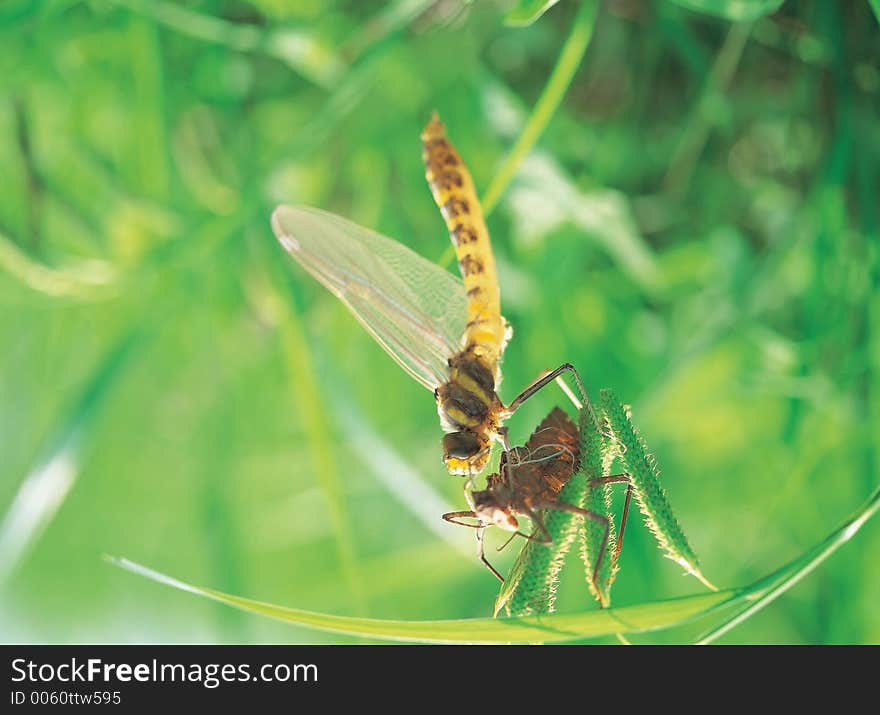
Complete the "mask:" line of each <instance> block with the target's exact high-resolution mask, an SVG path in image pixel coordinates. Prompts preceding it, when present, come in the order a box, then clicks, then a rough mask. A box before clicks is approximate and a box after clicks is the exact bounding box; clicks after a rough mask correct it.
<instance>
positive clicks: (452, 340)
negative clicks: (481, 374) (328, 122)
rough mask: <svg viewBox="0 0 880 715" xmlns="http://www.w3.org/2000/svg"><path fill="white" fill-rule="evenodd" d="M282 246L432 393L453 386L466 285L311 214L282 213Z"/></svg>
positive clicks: (387, 244) (370, 235)
mask: <svg viewBox="0 0 880 715" xmlns="http://www.w3.org/2000/svg"><path fill="white" fill-rule="evenodd" d="M272 228H273V230H274V231H275V235H276V236H277V237H278V240H279V241H280V242H281V245H282V246H284V248H285V249H287V252H288V253H290V255H291V256H293V257H294V258H295V259H296V260H297V261H299V263H300V264H301V265H302V267H303V268H305V269H306V270H307V271H308V272H309V273H311V274H312V275H313V276H314V277H315V278H317V279H318V280H319V281H320V282H321V283H323V284H324V286H326V287H327V288H328V289H329V290H330V291H331V292H332V293H333V294H335V295H336V296H337V297H338V298H339V299H340V300H342V302H343V303H345V305H346V306H348V309H349V310H350V311H351V312H352V313H354V315H355V317H356V318H357V319H358V320H359V321H360V322H361V324H362V325H363V326H364V327H365V328H366V329H367V331H368V332H369V333H370V335H372V336H373V337H374V338H375V339H376V341H377V342H378V343H379V344H380V345H381V346H382V347H383V348H385V350H386V351H387V352H388V354H389V355H391V357H393V358H394V359H395V360H396V361H397V362H398V363H400V365H401V366H402V367H403V368H404V369H405V370H406V371H407V372H408V373H410V375H412V376H413V377H414V378H416V380H418V381H419V382H420V383H422V384H423V385H424V386H425V387H427V388H428V389H429V390H433V389H434V388H436V387H437V386H438V385H441V384H442V383H444V382H446V381H447V380H448V379H449V375H448V366H447V360H448V359H449V358H450V357H451V356H452V355H454V354H455V353H456V352H458V351H459V350H460V349H461V336H462V333H463V332H464V327H465V322H466V320H467V296H466V295H465V289H464V284H463V283H462V282H461V280H460V279H459V278H456V277H455V276H453V275H452V274H451V273H449V272H448V271H445V270H443V269H442V268H440V267H439V266H437V265H436V264H434V263H431V262H430V261H428V260H426V259H425V258H422V257H421V256H420V255H418V254H417V253H414V252H413V251H411V250H410V249H408V248H407V247H406V246H404V245H403V244H400V243H398V242H397V241H393V240H392V239H390V238H386V237H385V236H382V235H381V234H378V233H376V232H374V231H370V230H369V229H366V228H363V227H361V226H358V225H357V224H355V223H352V222H351V221H347V220H346V219H344V218H341V217H339V216H336V215H335V214H331V213H327V212H326V211H321V210H319V209H314V208H310V207H296V208H294V207H291V206H279V207H278V208H277V209H275V212H274V213H273V214H272Z"/></svg>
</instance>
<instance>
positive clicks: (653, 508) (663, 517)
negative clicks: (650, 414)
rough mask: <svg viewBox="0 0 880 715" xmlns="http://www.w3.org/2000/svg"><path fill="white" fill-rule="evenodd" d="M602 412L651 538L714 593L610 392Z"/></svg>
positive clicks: (604, 398)
mask: <svg viewBox="0 0 880 715" xmlns="http://www.w3.org/2000/svg"><path fill="white" fill-rule="evenodd" d="M601 396H602V398H601V404H602V412H603V413H604V415H605V418H606V419H607V420H608V425H609V427H610V429H611V432H612V434H613V435H614V438H615V439H616V440H617V442H618V443H619V445H620V448H621V461H623V463H624V465H626V470H627V472H629V474H630V477H631V479H632V484H633V494H634V496H635V499H636V501H637V502H638V505H639V508H640V509H641V512H642V515H643V516H644V517H645V524H646V526H647V527H648V528H649V529H650V530H651V532H652V533H653V534H654V538H655V539H657V543H658V545H659V546H660V548H661V549H663V551H664V552H665V555H666V557H667V558H669V559H672V560H673V561H675V562H676V563H677V564H679V565H680V566H681V567H682V568H683V569H684V570H685V571H687V572H688V573H689V574H691V575H692V576H695V577H696V578H698V579H699V580H700V581H701V582H702V583H703V584H705V585H706V586H707V587H709V588H711V589H713V590H717V589H716V587H715V586H714V585H712V584H711V583H710V582H709V581H708V580H707V579H706V577H705V576H703V574H702V573H701V572H700V568H699V565H698V561H697V556H696V554H695V553H694V551H693V549H691V546H690V544H689V543H688V541H687V538H686V537H685V535H684V532H683V531H682V529H681V526H680V525H679V523H678V520H677V519H676V518H675V514H673V512H672V506H671V505H670V503H669V499H668V497H667V496H666V491H665V490H664V489H663V487H662V486H661V484H660V470H659V468H658V467H657V462H656V461H655V460H654V457H653V455H651V454H649V453H648V450H647V447H646V445H645V442H644V440H643V439H642V437H641V435H640V434H639V433H638V431H637V430H636V428H635V426H634V425H633V423H632V421H631V420H630V416H629V414H628V412H627V410H625V409H624V407H623V405H622V404H621V402H620V401H619V400H618V399H617V397H616V396H615V395H614V392H613V391H612V390H610V389H603V390H602V391H601Z"/></svg>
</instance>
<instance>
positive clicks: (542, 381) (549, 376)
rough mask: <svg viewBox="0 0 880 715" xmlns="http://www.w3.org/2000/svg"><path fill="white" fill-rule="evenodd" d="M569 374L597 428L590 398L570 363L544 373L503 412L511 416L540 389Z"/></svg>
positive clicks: (596, 419)
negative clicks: (564, 374)
mask: <svg viewBox="0 0 880 715" xmlns="http://www.w3.org/2000/svg"><path fill="white" fill-rule="evenodd" d="M565 372H570V373H571V376H572V378H573V379H574V381H575V384H576V385H577V389H578V392H579V393H580V397H581V402H582V404H583V405H584V406H585V407H586V408H587V409H588V410H589V411H590V416H591V417H592V418H593V422H595V423H596V426H597V427H598V426H599V420H598V418H597V417H596V413H595V411H594V410H593V405H592V403H591V402H590V398H589V397H587V391H586V389H584V383H583V382H582V381H581V376H580V375H579V374H578V371H577V369H576V368H575V366H574V365H572V364H571V363H568V362H567V363H563V364H562V365H560V366H559V367H557V368H556V369H555V370H551V371H550V372H545V373H544V374H543V375H541V376H539V377H537V378H536V379H535V380H534V382H532V384H531V385H529V386H528V387H527V388H526V389H524V390H523V391H522V392H520V393H519V394H518V395H517V396H516V397H514V398H513V401H512V402H511V403H510V404H509V405H507V407H506V408H505V412H506V413H507V415H508V416H510V415H512V414H513V413H514V412H516V411H517V409H519V407H520V406H521V405H522V404H523V403H524V402H525V401H526V400H528V399H529V398H530V397H533V396H534V395H536V394H537V393H538V392H540V391H541V390H542V389H544V388H545V387H546V386H547V385H549V384H550V383H551V382H553V381H554V380H556V378H558V377H560V376H561V375H562V374H563V373H565Z"/></svg>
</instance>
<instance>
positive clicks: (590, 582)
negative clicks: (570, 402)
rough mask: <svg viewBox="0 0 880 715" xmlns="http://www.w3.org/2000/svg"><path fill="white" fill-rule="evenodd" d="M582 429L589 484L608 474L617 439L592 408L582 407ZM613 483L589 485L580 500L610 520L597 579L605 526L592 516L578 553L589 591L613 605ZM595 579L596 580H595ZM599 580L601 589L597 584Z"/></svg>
mask: <svg viewBox="0 0 880 715" xmlns="http://www.w3.org/2000/svg"><path fill="white" fill-rule="evenodd" d="M580 432H581V472H582V474H583V476H584V478H585V480H586V482H587V484H588V485H589V483H590V481H591V480H593V479H599V478H600V477H603V476H605V475H606V474H608V471H607V469H608V468H609V467H610V465H611V463H612V462H613V461H614V456H615V453H616V450H615V449H614V443H613V442H612V441H611V440H609V439H607V438H605V437H604V436H603V435H601V434H600V433H599V429H598V427H597V425H596V421H595V419H594V418H593V416H592V413H591V411H590V410H587V409H582V410H581V411H580ZM611 489H612V487H611V485H610V484H603V485H601V486H593V487H589V486H588V487H587V489H586V490H585V491H584V494H583V500H582V501H581V502H579V503H578V504H577V506H580V507H581V508H582V509H586V510H588V511H592V512H594V513H596V514H601V515H602V516H604V517H605V518H606V519H607V520H608V527H609V529H608V539H607V541H606V543H605V553H604V555H603V557H602V561H601V562H600V563H599V569H598V571H599V573H598V574H596V577H595V579H594V577H593V576H594V570H595V565H596V559H597V558H598V557H599V552H600V550H601V549H602V541H603V540H604V539H605V528H604V526H602V525H601V524H599V523H597V522H596V521H593V520H592V519H584V520H583V528H582V529H581V530H580V532H579V533H578V546H579V548H578V553H579V555H580V558H581V561H583V564H584V574H585V576H586V580H587V586H588V588H589V589H590V593H592V594H593V596H595V597H596V599H597V600H598V601H599V603H601V604H602V606H603V607H605V608H607V607H608V606H610V605H611V584H612V583H614V579H615V577H616V576H617V564H616V563H615V561H614V559H613V558H612V555H613V554H614V551H615V549H616V547H617V533H616V530H615V527H614V518H613V515H612V513H611ZM594 581H595V583H594ZM596 584H598V590H597V588H596Z"/></svg>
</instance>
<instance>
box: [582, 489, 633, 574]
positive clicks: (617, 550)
mask: <svg viewBox="0 0 880 715" xmlns="http://www.w3.org/2000/svg"><path fill="white" fill-rule="evenodd" d="M624 482H625V483H626V501H624V503H623V513H622V514H621V516H620V535H619V536H618V538H617V546H616V547H615V548H614V563H617V559H618V558H619V557H620V550H621V549H622V548H623V534H624V532H625V531H626V520H627V517H628V516H629V505H630V503H631V502H632V495H633V484H632V477H631V476H630V475H629V474H627V473H623V474H611V475H610V476H607V477H598V478H597V479H591V480H590V481H589V482H588V484H589V486H590V487H591V488H592V487H597V486H599V485H601V484H621V483H624Z"/></svg>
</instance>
